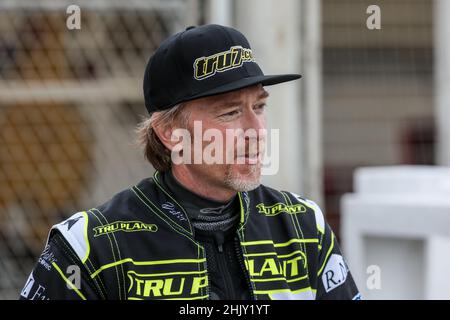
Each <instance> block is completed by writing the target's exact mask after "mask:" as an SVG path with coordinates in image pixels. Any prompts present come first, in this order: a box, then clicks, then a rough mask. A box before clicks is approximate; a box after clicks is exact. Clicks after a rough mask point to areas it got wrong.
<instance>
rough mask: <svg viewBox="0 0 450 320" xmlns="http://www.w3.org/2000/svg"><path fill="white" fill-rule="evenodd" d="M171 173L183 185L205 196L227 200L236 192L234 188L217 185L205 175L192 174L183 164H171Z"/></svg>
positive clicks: (216, 199)
mask: <svg viewBox="0 0 450 320" xmlns="http://www.w3.org/2000/svg"><path fill="white" fill-rule="evenodd" d="M172 174H173V176H174V177H175V178H176V179H177V181H178V182H179V183H180V184H181V185H182V186H183V187H185V188H186V189H188V190H190V191H192V192H193V193H196V194H198V195H199V196H202V197H205V198H209V199H212V200H215V201H220V202H227V201H229V200H231V198H233V197H234V196H235V195H236V194H237V192H236V191H235V190H232V189H229V188H224V187H223V186H218V185H217V184H215V183H212V182H211V181H210V180H209V179H206V178H205V177H199V176H197V175H194V174H193V173H192V172H191V171H190V170H188V169H187V168H186V167H185V166H173V167H172Z"/></svg>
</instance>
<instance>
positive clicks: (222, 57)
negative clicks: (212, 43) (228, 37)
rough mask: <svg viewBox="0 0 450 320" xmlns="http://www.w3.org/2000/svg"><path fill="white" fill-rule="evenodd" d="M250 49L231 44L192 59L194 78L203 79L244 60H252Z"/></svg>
mask: <svg viewBox="0 0 450 320" xmlns="http://www.w3.org/2000/svg"><path fill="white" fill-rule="evenodd" d="M253 61H255V59H254V58H253V54H252V50H251V49H247V48H243V47H241V46H233V47H231V48H230V49H229V50H227V51H222V52H219V53H216V54H213V55H211V56H207V57H201V58H197V59H195V61H194V78H195V79H197V80H203V79H206V78H208V77H211V76H213V75H215V74H216V72H225V71H228V70H231V69H234V68H239V67H240V66H242V65H243V63H244V62H253Z"/></svg>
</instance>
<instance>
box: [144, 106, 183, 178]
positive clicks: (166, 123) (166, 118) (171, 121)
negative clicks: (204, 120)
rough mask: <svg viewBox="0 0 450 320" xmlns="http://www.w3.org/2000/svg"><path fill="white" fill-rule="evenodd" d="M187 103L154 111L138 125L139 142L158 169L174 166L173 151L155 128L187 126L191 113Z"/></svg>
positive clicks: (147, 157) (167, 168)
mask: <svg viewBox="0 0 450 320" xmlns="http://www.w3.org/2000/svg"><path fill="white" fill-rule="evenodd" d="M185 106H186V104H185V103H180V104H177V105H176V106H174V107H172V108H170V109H169V110H164V111H159V112H154V113H153V114H152V115H151V116H150V117H147V118H145V119H144V120H143V121H142V122H140V123H139V124H138V126H137V129H136V133H137V144H138V145H139V146H140V147H141V148H142V150H143V152H144V156H145V158H146V159H147V160H148V161H149V162H150V163H151V164H152V166H153V167H154V168H155V169H156V170H158V171H168V170H170V168H171V167H172V161H171V152H170V150H169V149H167V148H166V146H165V145H164V144H163V143H162V142H161V140H160V139H159V137H158V135H157V134H156V132H155V130H154V128H155V127H159V126H162V127H163V128H167V127H172V126H174V125H177V126H178V127H181V128H187V125H188V121H189V113H188V112H187V111H186V110H185Z"/></svg>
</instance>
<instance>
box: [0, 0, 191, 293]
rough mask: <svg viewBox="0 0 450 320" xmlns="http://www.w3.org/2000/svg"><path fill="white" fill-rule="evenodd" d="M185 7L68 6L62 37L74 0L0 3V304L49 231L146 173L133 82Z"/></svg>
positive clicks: (140, 109)
mask: <svg viewBox="0 0 450 320" xmlns="http://www.w3.org/2000/svg"><path fill="white" fill-rule="evenodd" d="M76 3H77V1H75V4H76ZM193 3H194V2H193V1H99V0H97V1H95V0H91V1H84V2H82V1H78V5H79V8H80V13H81V14H80V18H81V19H80V21H81V24H80V26H81V29H73V30H69V29H68V28H67V24H66V22H67V19H68V17H69V14H68V13H67V12H66V9H67V7H68V6H69V5H70V4H74V1H71V2H70V3H69V2H66V1H61V0H54V1H33V0H29V1H0V299H16V298H18V295H19V291H20V289H21V287H22V286H23V285H24V282H25V280H26V277H27V276H28V274H29V272H30V271H31V269H32V267H33V264H34V263H35V261H36V258H37V256H38V255H39V254H40V252H41V251H42V249H43V247H44V244H45V240H46V237H47V233H48V231H49V227H50V226H51V225H53V224H54V223H56V222H58V221H61V220H62V219H64V218H66V217H68V216H70V215H71V214H73V213H75V212H77V211H79V210H82V209H85V208H89V207H92V206H95V205H98V204H100V203H102V202H103V201H106V200H107V199H108V198H109V197H110V196H111V195H113V194H114V193H116V192H117V191H119V190H121V189H123V188H125V187H127V186H128V185H130V184H132V183H136V182H137V181H139V180H140V179H142V178H144V177H147V176H149V175H151V173H152V170H153V169H152V168H151V166H150V165H149V164H147V163H146V162H145V161H144V160H143V157H142V155H141V153H140V151H139V149H138V148H137V147H136V146H135V145H133V140H134V134H133V128H134V127H135V125H136V124H137V122H138V121H139V120H140V118H141V117H142V116H145V108H144V106H143V98H142V90H141V87H142V76H143V72H144V68H145V64H146V62H147V59H148V57H149V56H150V54H151V53H152V51H153V50H154V49H155V48H156V47H157V46H158V45H159V43H160V42H161V41H162V40H163V39H164V38H165V37H167V36H168V35H169V34H171V33H173V32H174V31H175V30H178V29H179V28H180V27H181V26H184V25H185V24H186V23H187V21H188V20H189V19H191V18H192V16H190V17H188V15H189V14H190V13H191V12H193V10H194V9H193V8H192V5H193ZM191 21H192V20H191Z"/></svg>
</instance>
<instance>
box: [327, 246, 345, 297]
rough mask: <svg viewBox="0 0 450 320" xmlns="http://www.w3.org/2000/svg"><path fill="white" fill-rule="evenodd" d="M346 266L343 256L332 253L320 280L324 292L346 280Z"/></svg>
mask: <svg viewBox="0 0 450 320" xmlns="http://www.w3.org/2000/svg"><path fill="white" fill-rule="evenodd" d="M348 272H349V270H348V267H347V264H346V263H345V261H344V258H343V257H342V256H341V255H339V254H334V253H333V254H332V255H331V256H330V258H329V259H328V262H327V265H326V266H325V269H324V270H323V274H322V282H323V286H324V288H325V291H326V292H330V291H331V290H333V289H335V288H337V287H339V286H340V285H341V284H343V283H344V282H345V280H347V275H348Z"/></svg>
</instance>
